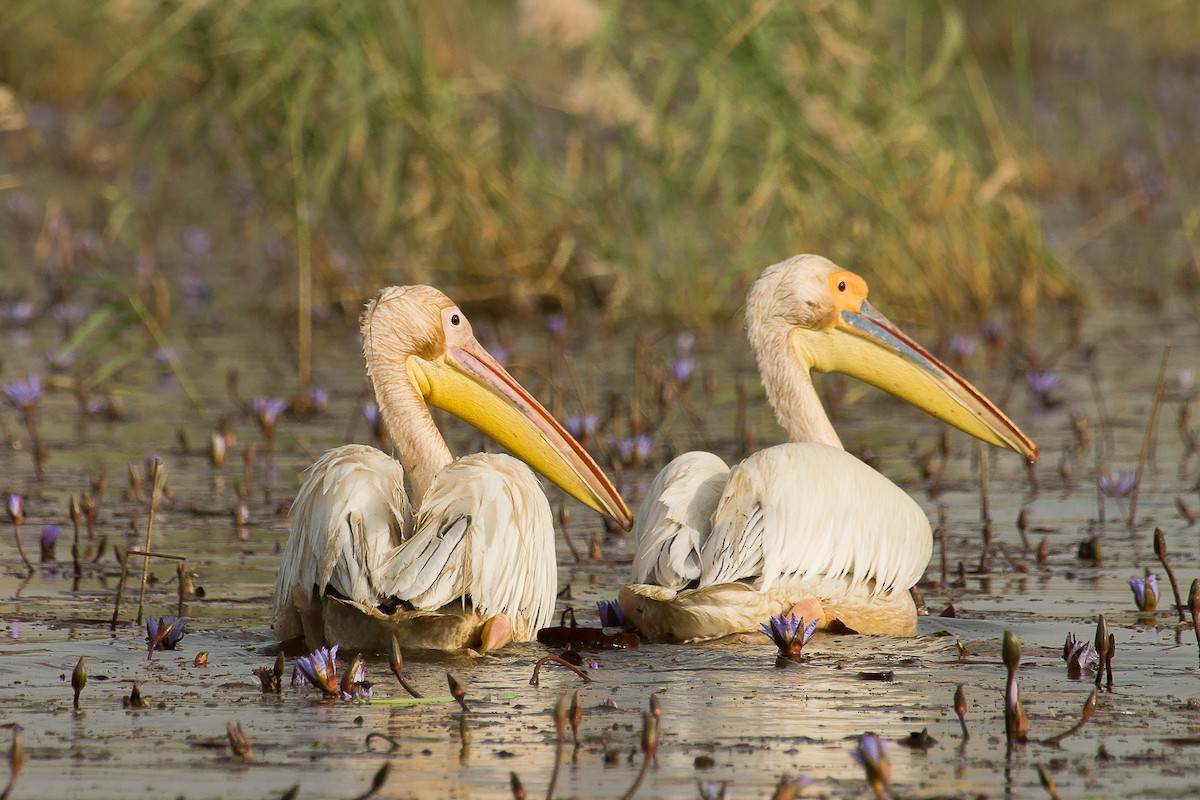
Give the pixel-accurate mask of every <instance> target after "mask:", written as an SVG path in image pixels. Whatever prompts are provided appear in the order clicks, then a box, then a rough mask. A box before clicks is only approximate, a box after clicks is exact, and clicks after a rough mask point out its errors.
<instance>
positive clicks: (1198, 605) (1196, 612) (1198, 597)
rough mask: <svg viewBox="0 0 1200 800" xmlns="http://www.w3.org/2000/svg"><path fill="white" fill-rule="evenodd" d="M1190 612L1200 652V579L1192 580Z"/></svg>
mask: <svg viewBox="0 0 1200 800" xmlns="http://www.w3.org/2000/svg"><path fill="white" fill-rule="evenodd" d="M1188 611H1189V612H1191V615H1192V631H1193V632H1194V633H1195V634H1196V647H1197V650H1198V651H1200V578H1193V579H1192V588H1191V589H1190V590H1189V591H1188Z"/></svg>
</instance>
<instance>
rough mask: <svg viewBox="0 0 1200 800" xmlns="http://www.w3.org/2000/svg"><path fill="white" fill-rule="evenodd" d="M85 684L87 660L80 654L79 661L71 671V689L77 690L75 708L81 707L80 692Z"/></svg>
mask: <svg viewBox="0 0 1200 800" xmlns="http://www.w3.org/2000/svg"><path fill="white" fill-rule="evenodd" d="M85 686H87V662H85V661H84V660H83V656H80V657H79V663H77V664H76V665H75V669H74V670H72V671H71V689H72V690H73V691H74V692H75V700H74V705H75V708H79V694H80V693H81V692H82V691H83V687H85Z"/></svg>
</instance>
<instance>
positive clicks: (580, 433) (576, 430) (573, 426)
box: [563, 414, 600, 439]
mask: <svg viewBox="0 0 1200 800" xmlns="http://www.w3.org/2000/svg"><path fill="white" fill-rule="evenodd" d="M563 427H564V428H566V429H567V433H569V434H571V436H573V437H574V438H576V439H584V438H587V437H589V436H595V435H596V431H598V430H599V429H600V418H599V417H598V416H596V415H595V414H584V415H582V416H577V417H567V418H566V419H565V420H563Z"/></svg>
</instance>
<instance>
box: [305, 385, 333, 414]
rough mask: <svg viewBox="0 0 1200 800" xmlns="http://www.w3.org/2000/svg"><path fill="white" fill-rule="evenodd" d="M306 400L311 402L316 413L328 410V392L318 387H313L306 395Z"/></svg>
mask: <svg viewBox="0 0 1200 800" xmlns="http://www.w3.org/2000/svg"><path fill="white" fill-rule="evenodd" d="M308 399H309V400H312V404H313V408H315V409H316V410H317V411H324V410H325V409H327V408H329V390H328V389H322V388H321V387H320V386H314V387H313V388H312V389H311V390H310V391H309V393H308Z"/></svg>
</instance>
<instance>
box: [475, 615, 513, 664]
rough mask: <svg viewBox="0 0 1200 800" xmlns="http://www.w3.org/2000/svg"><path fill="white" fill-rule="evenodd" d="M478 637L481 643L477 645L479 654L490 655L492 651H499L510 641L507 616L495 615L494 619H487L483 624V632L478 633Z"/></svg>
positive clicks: (510, 629)
mask: <svg viewBox="0 0 1200 800" xmlns="http://www.w3.org/2000/svg"><path fill="white" fill-rule="evenodd" d="M480 637H481V638H482V639H483V642H482V643H481V644H480V645H479V653H480V655H483V654H484V653H490V652H491V651H492V650H499V649H500V648H501V647H504V645H506V644H508V643H509V642H511V641H512V623H511V622H509V620H508V615H507V614H497V615H496V616H494V617H489V618H488V621H487V622H485V623H483V630H482V631H481V632H480Z"/></svg>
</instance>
